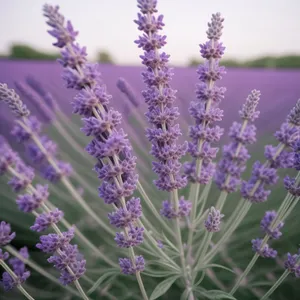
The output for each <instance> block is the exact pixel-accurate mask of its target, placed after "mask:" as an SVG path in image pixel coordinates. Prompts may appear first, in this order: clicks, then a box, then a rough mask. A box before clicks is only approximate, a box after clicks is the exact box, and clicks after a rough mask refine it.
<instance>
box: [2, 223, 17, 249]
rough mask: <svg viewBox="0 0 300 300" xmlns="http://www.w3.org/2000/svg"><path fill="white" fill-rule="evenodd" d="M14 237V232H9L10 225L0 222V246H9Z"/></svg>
mask: <svg viewBox="0 0 300 300" xmlns="http://www.w3.org/2000/svg"><path fill="white" fill-rule="evenodd" d="M15 236H16V233H15V232H11V227H10V224H8V223H6V222H4V221H1V223H0V246H5V245H7V244H9V243H10V242H11V241H12V240H13V239H14V238H15Z"/></svg>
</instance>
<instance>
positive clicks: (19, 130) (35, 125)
mask: <svg viewBox="0 0 300 300" xmlns="http://www.w3.org/2000/svg"><path fill="white" fill-rule="evenodd" d="M26 126H27V127H28V129H29V131H30V132H28V131H27V130H25V129H24V128H23V127H22V126H21V125H20V124H18V123H16V124H15V125H14V127H13V129H12V131H11V134H12V136H14V137H15V138H16V140H17V141H18V143H24V142H27V141H28V140H29V139H30V138H31V134H32V133H34V134H39V133H40V132H41V128H42V125H41V122H40V121H39V120H38V119H37V118H36V117H35V116H30V117H28V118H27V119H26Z"/></svg>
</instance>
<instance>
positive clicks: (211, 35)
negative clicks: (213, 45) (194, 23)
mask: <svg viewBox="0 0 300 300" xmlns="http://www.w3.org/2000/svg"><path fill="white" fill-rule="evenodd" d="M223 22H224V18H222V17H221V14H220V13H216V14H213V15H212V18H211V23H208V30H207V31H206V34H207V38H208V39H209V40H213V41H217V40H219V39H220V37H221V35H222V29H223Z"/></svg>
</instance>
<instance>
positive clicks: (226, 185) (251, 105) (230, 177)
mask: <svg viewBox="0 0 300 300" xmlns="http://www.w3.org/2000/svg"><path fill="white" fill-rule="evenodd" d="M259 97H260V92H259V91H257V90H253V91H251V93H250V95H249V96H248V98H247V100H246V103H245V104H244V105H243V108H242V110H240V117H241V119H242V120H243V123H237V122H234V123H233V124H232V126H231V128H230V129H229V137H230V138H231V139H232V142H231V143H230V144H229V145H226V146H224V148H223V157H222V158H221V160H220V161H219V163H218V166H217V170H216V173H215V182H216V184H217V186H218V187H219V189H220V190H222V191H226V192H227V193H231V192H234V191H236V190H237V187H238V186H239V185H240V183H241V174H242V173H243V172H244V170H245V168H246V162H247V160H248V158H249V157H250V155H249V154H248V150H247V148H246V145H247V144H252V143H254V142H255V141H256V138H255V134H256V127H255V126H254V125H252V124H249V122H253V121H254V120H255V119H256V118H257V117H258V115H259V112H258V111H256V106H257V104H258V102H259Z"/></svg>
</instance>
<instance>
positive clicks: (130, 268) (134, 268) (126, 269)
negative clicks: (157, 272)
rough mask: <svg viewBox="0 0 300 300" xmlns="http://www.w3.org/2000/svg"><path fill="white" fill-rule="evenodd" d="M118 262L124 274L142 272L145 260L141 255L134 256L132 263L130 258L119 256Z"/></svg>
mask: <svg viewBox="0 0 300 300" xmlns="http://www.w3.org/2000/svg"><path fill="white" fill-rule="evenodd" d="M119 264H120V267H121V271H122V273H123V274H126V275H131V274H135V273H136V272H142V271H144V269H145V260H144V258H143V256H141V255H139V256H136V257H135V262H134V265H133V264H132V261H131V259H130V258H119Z"/></svg>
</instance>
